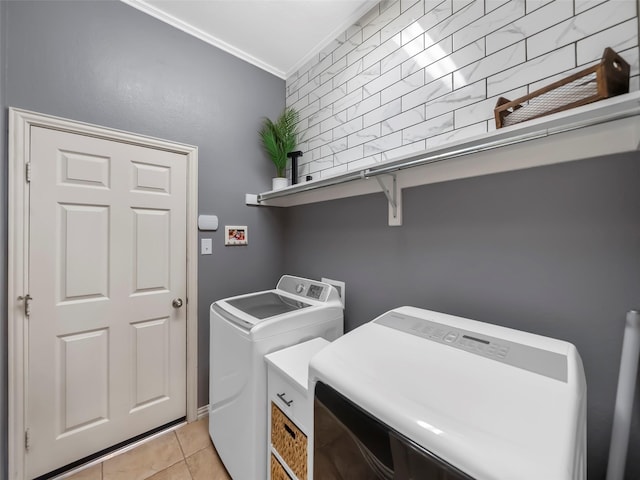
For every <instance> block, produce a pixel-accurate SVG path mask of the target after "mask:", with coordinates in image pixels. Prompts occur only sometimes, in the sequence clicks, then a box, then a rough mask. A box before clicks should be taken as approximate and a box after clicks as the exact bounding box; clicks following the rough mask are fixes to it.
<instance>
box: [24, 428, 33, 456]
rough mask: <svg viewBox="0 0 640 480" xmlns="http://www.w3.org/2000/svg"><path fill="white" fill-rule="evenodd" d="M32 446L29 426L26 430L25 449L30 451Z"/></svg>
mask: <svg viewBox="0 0 640 480" xmlns="http://www.w3.org/2000/svg"><path fill="white" fill-rule="evenodd" d="M30 448H31V444H30V439H29V429H28V428H27V429H26V430H25V431H24V449H25V451H27V452H28V451H29V449H30Z"/></svg>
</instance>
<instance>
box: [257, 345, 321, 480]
mask: <svg viewBox="0 0 640 480" xmlns="http://www.w3.org/2000/svg"><path fill="white" fill-rule="evenodd" d="M328 343H329V342H328V341H326V340H325V339H324V338H314V339H313V340H309V341H307V342H303V343H300V344H298V345H294V346H292V347H289V348H285V349H283V350H279V351H277V352H273V353H270V354H268V355H265V361H266V362H267V398H268V413H267V415H268V419H267V429H268V431H267V447H268V448H267V455H268V458H267V465H268V466H267V480H288V479H290V478H291V479H293V480H307V478H308V472H307V468H308V465H311V462H310V455H312V454H313V452H309V451H308V444H309V442H308V438H309V436H310V435H313V392H309V391H308V385H307V382H308V372H309V361H310V360H311V357H313V356H314V355H315V354H316V353H317V352H319V351H320V350H321V349H322V348H324V347H325V346H326V345H328Z"/></svg>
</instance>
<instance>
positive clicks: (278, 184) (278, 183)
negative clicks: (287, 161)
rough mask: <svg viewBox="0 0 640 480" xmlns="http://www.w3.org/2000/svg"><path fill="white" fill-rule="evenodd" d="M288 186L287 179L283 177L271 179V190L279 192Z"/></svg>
mask: <svg viewBox="0 0 640 480" xmlns="http://www.w3.org/2000/svg"><path fill="white" fill-rule="evenodd" d="M288 186H289V179H288V178H283V177H275V178H272V179H271V190H281V189H283V188H286V187H288Z"/></svg>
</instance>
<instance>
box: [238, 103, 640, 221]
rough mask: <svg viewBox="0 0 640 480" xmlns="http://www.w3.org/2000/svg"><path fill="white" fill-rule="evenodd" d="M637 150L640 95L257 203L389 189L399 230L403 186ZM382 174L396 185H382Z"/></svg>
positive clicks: (322, 181)
mask: <svg viewBox="0 0 640 480" xmlns="http://www.w3.org/2000/svg"><path fill="white" fill-rule="evenodd" d="M639 149H640V92H633V93H629V94H626V95H621V96H618V97H614V98H610V99H607V100H601V101H599V102H596V103H592V104H589V105H585V106H582V107H578V108H574V109H572V110H568V111H566V112H561V113H557V114H554V115H549V116H546V117H542V118H539V119H536V120H531V121H528V122H523V123H521V124H518V125H514V126H512V127H507V128H502V129H500V130H496V131H493V132H490V133H488V134H484V135H481V136H477V137H473V138H468V139H464V140H462V141H459V142H455V143H449V144H446V145H443V146H442V147H440V148H437V149H432V150H425V151H423V152H420V153H419V154H415V155H410V156H406V157H402V158H398V159H394V160H392V161H388V162H385V163H377V164H373V165H371V166H370V167H367V168H364V169H362V170H358V171H353V172H349V173H345V174H342V175H338V176H335V177H329V178H325V179H320V180H314V181H310V182H305V183H299V184H296V185H291V186H289V187H287V188H284V189H282V190H275V191H269V192H264V193H260V194H258V195H257V205H265V206H276V207H290V206H295V205H303V204H307V203H316V202H323V201H326V200H333V199H337V198H344V197H351V196H356V195H365V194H368V193H375V192H380V191H384V190H386V191H385V195H387V198H388V200H389V225H401V224H402V220H401V219H402V208H401V206H402V189H403V188H408V187H415V186H418V185H427V184H430V183H437V182H446V181H449V180H456V179H460V178H468V177H475V176H480V175H488V174H492V173H499V172H507V171H511V170H521V169H525V168H532V167H538V166H542V165H551V164H555V163H562V162H570V161H575V160H583V159H588V158H594V157H601V156H605V155H611V154H616V153H623V152H631V151H637V150H639ZM381 175H385V176H390V179H391V180H389V181H383V183H380V179H379V177H380V176H381ZM374 177H378V181H376V180H375V179H374ZM382 179H383V180H384V177H382ZM372 180H373V181H372ZM252 199H253V198H252ZM247 203H248V204H249V202H247ZM250 204H253V205H255V204H256V203H253V202H251V203H250ZM394 205H395V207H394ZM394 211H395V216H394Z"/></svg>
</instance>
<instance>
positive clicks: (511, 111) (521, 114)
mask: <svg viewBox="0 0 640 480" xmlns="http://www.w3.org/2000/svg"><path fill="white" fill-rule="evenodd" d="M629 72H630V67H629V64H628V63H627V62H625V61H624V59H623V58H622V57H621V56H620V55H618V54H617V53H616V52H614V51H613V50H612V49H611V48H605V49H604V53H603V54H602V60H600V63H598V64H596V65H594V66H592V67H589V68H587V69H585V70H582V71H580V72H578V73H575V74H573V75H571V76H569V77H567V78H563V79H562V80H558V81H557V82H555V83H552V84H551V85H547V86H546V87H543V88H541V89H539V90H536V91H535V92H533V93H530V94H529V95H525V96H524V97H520V98H517V99H515V100H513V101H510V100H508V99H506V98H503V97H500V98H499V99H498V103H497V104H496V108H495V109H494V115H495V119H496V127H497V128H502V127H509V126H511V125H515V124H517V123H520V122H524V121H527V120H532V119H534V118H538V117H542V116H544V115H550V114H552V113H557V112H562V111H564V110H569V109H570V108H574V107H579V106H580V105H586V104H587V103H592V102H595V101H597V100H602V99H604V98H609V97H615V96H616V95H621V94H623V93H628V92H629Z"/></svg>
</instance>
